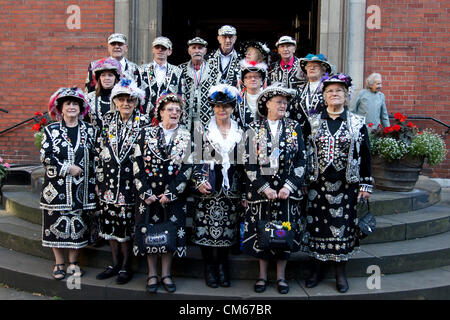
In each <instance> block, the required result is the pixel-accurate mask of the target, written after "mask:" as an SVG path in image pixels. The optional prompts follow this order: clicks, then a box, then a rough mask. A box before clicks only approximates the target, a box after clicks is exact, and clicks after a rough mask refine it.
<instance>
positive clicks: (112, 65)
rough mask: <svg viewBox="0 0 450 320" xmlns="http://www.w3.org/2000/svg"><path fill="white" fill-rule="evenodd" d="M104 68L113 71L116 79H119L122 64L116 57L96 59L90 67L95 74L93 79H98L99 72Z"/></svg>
mask: <svg viewBox="0 0 450 320" xmlns="http://www.w3.org/2000/svg"><path fill="white" fill-rule="evenodd" d="M105 70H108V71H112V72H114V73H115V74H116V77H117V79H120V78H121V77H122V65H121V64H120V62H119V61H117V60H116V59H113V58H104V59H101V60H98V61H96V62H95V63H94V66H93V67H92V71H93V72H94V75H95V80H97V81H98V78H99V77H100V74H101V72H102V71H105Z"/></svg>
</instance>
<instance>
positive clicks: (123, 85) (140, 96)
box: [111, 78, 145, 110]
mask: <svg viewBox="0 0 450 320" xmlns="http://www.w3.org/2000/svg"><path fill="white" fill-rule="evenodd" d="M121 94H128V95H130V97H132V98H136V99H137V100H138V102H139V103H138V105H139V106H141V105H142V104H144V101H145V92H144V91H143V90H142V89H139V88H138V86H137V84H136V82H135V81H134V80H132V79H128V78H122V79H120V81H119V82H117V83H116V84H115V85H114V88H113V89H112V91H111V110H117V109H116V105H115V103H114V98H115V97H117V96H118V95H121Z"/></svg>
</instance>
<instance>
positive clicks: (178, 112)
mask: <svg viewBox="0 0 450 320" xmlns="http://www.w3.org/2000/svg"><path fill="white" fill-rule="evenodd" d="M164 110H165V111H167V112H168V113H172V112H175V113H176V114H181V109H180V108H164V109H162V110H161V111H164Z"/></svg>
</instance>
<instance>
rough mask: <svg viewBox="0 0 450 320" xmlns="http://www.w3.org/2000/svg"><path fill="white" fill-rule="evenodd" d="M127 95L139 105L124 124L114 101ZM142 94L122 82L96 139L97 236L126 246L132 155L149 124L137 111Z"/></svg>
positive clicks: (131, 195) (130, 228)
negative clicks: (99, 206) (98, 203)
mask: <svg viewBox="0 0 450 320" xmlns="http://www.w3.org/2000/svg"><path fill="white" fill-rule="evenodd" d="M120 94H128V95H130V96H131V97H134V98H137V99H138V102H137V105H136V108H135V109H134V111H133V114H132V115H131V117H130V119H129V120H128V121H127V122H126V123H124V122H123V121H122V118H121V116H120V113H119V111H118V110H117V107H116V106H115V104H114V98H115V97H116V96H118V95H120ZM143 101H144V93H143V92H142V90H140V89H139V88H137V86H136V83H135V82H134V81H132V80H131V79H121V81H120V82H119V83H117V84H116V85H115V86H114V88H113V90H112V93H111V106H112V108H111V111H110V112H108V113H106V114H105V116H104V121H103V128H102V130H101V132H100V133H99V134H98V135H97V140H96V150H97V155H98V167H97V169H96V174H97V185H98V189H99V193H100V204H101V206H102V214H101V215H100V236H101V237H103V238H104V239H106V240H117V241H119V242H125V241H128V240H130V239H131V236H132V232H133V226H134V225H133V215H134V205H135V201H136V192H135V188H134V186H133V180H134V177H133V153H134V147H135V144H136V140H137V137H138V135H139V133H140V131H141V129H142V128H143V127H145V126H147V125H148V124H149V120H148V117H147V116H145V115H142V114H141V113H140V111H139V105H140V104H141V103H142V102H143Z"/></svg>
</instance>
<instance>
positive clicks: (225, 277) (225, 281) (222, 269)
mask: <svg viewBox="0 0 450 320" xmlns="http://www.w3.org/2000/svg"><path fill="white" fill-rule="evenodd" d="M218 273H219V285H220V286H221V287H224V288H228V287H229V286H230V285H231V283H230V276H229V274H228V267H227V266H225V265H224V264H219V272H218Z"/></svg>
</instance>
